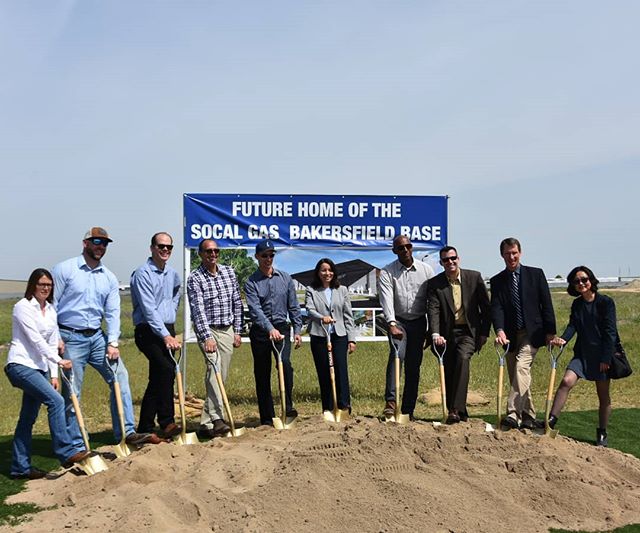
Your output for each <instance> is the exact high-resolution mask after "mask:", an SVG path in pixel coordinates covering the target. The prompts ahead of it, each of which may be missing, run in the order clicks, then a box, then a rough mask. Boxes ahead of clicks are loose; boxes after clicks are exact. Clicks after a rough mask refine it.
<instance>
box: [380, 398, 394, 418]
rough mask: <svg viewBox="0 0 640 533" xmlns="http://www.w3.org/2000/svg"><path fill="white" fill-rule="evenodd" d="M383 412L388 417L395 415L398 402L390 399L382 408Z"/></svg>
mask: <svg viewBox="0 0 640 533" xmlns="http://www.w3.org/2000/svg"><path fill="white" fill-rule="evenodd" d="M382 414H383V415H384V416H387V417H391V416H395V414H396V402H394V401H393V400H389V401H388V402H387V403H386V404H385V405H384V409H383V410H382Z"/></svg>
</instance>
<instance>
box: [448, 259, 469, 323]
mask: <svg viewBox="0 0 640 533" xmlns="http://www.w3.org/2000/svg"><path fill="white" fill-rule="evenodd" d="M447 281H448V282H449V285H451V294H452V295H453V309H454V313H453V314H454V317H455V323H456V325H458V326H463V325H465V324H466V323H467V320H466V318H465V316H464V307H463V306H462V272H461V271H460V270H458V275H457V276H456V277H455V278H454V279H451V278H450V277H449V276H447Z"/></svg>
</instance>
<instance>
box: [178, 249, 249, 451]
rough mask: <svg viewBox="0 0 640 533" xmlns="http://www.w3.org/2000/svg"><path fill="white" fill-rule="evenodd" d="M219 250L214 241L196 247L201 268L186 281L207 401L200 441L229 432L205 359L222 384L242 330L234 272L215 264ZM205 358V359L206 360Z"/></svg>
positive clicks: (217, 390)
mask: <svg viewBox="0 0 640 533" xmlns="http://www.w3.org/2000/svg"><path fill="white" fill-rule="evenodd" d="M219 253H220V250H219V248H218V245H217V244H216V242H215V241H213V240H211V239H205V240H203V241H202V242H201V243H200V245H199V246H198V255H199V256H200V259H201V260H202V264H201V265H200V266H199V267H198V268H196V269H195V270H194V271H193V272H191V274H189V278H188V279H187V296H188V297H189V306H190V308H191V320H192V322H193V329H194V330H195V333H196V337H197V338H198V344H199V345H200V349H201V350H202V352H203V354H204V355H205V364H206V366H207V373H206V376H205V387H206V389H207V398H206V399H205V402H204V408H203V409H202V415H201V417H200V430H199V431H198V434H199V435H200V436H201V437H205V438H213V437H217V436H222V435H224V434H226V433H228V432H229V431H230V429H231V428H230V427H229V426H228V425H227V423H226V422H225V421H224V418H223V411H222V409H223V403H222V395H221V394H220V389H219V387H218V383H217V382H216V378H215V373H214V370H213V365H212V364H211V363H210V361H209V359H211V358H214V357H216V355H215V354H216V352H217V365H218V367H219V370H220V373H221V374H222V381H223V382H226V380H227V374H228V371H229V364H230V363H231V354H232V353H233V349H234V348H238V347H239V346H240V343H241V340H240V331H241V330H242V300H241V299H240V287H239V285H238V280H237V279H236V275H235V272H234V271H233V269H232V268H231V267H229V266H225V265H219V264H218V254H219ZM207 356H208V357H207Z"/></svg>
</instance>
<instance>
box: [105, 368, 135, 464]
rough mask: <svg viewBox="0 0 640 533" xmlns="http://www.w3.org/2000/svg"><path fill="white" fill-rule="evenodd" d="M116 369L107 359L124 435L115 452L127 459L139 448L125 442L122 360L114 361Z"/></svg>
mask: <svg viewBox="0 0 640 533" xmlns="http://www.w3.org/2000/svg"><path fill="white" fill-rule="evenodd" d="M114 362H115V369H114V368H113V367H112V366H111V359H109V357H107V358H106V363H107V366H108V367H109V370H111V372H112V373H113V394H114V396H115V397H116V405H117V407H118V418H119V419H120V431H121V433H122V438H121V439H120V442H119V443H118V444H116V445H115V447H114V452H115V454H116V456H117V457H127V456H129V455H131V452H135V451H136V450H137V446H135V445H133V444H127V443H126V442H125V439H126V435H125V433H126V430H125V427H124V408H123V407H122V391H121V390H120V383H118V378H117V375H116V374H117V372H118V365H119V364H120V358H119V357H118V358H117V359H115V360H114Z"/></svg>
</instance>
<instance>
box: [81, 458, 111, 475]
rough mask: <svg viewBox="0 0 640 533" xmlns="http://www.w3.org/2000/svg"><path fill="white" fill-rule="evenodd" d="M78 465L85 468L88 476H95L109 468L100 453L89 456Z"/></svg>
mask: <svg viewBox="0 0 640 533" xmlns="http://www.w3.org/2000/svg"><path fill="white" fill-rule="evenodd" d="M78 466H80V468H82V470H84V473H85V474H87V475H88V476H93V475H94V474H97V473H98V472H104V471H105V470H109V467H108V466H107V463H106V461H105V460H104V459H103V458H102V457H100V456H99V455H92V456H91V457H87V458H86V459H85V460H84V461H80V462H79V463H78Z"/></svg>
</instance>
